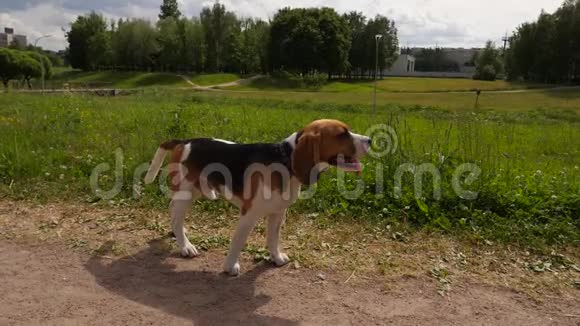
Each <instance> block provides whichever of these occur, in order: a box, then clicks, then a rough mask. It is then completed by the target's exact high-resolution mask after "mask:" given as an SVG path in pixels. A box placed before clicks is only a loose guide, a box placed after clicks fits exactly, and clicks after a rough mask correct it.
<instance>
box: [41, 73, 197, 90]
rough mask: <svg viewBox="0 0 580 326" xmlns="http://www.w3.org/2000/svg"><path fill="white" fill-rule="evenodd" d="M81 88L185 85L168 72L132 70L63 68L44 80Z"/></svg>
mask: <svg viewBox="0 0 580 326" xmlns="http://www.w3.org/2000/svg"><path fill="white" fill-rule="evenodd" d="M67 83H68V84H69V85H70V87H73V88H76V87H82V88H107V87H111V88H135V87H151V86H156V87H187V86H188V84H187V83H186V82H185V81H184V80H183V79H182V78H181V77H179V76H177V75H175V74H170V73H158V72H133V71H98V72H93V71H79V70H64V71H61V72H59V73H57V74H56V75H55V76H54V77H53V78H52V79H50V80H48V81H46V87H47V88H60V87H62V86H63V85H64V84H67Z"/></svg>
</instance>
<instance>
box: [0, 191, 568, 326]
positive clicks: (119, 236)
mask: <svg viewBox="0 0 580 326" xmlns="http://www.w3.org/2000/svg"><path fill="white" fill-rule="evenodd" d="M147 212H150V215H146V214H148V213H147ZM158 214H159V213H157V212H155V211H149V210H146V211H139V210H134V209H131V208H98V207H93V206H91V205H87V204H72V203H71V204H66V203H50V204H45V205H38V204H32V203H26V202H13V201H6V200H0V267H1V268H0V325H145V324H146V325H161V324H165V325H192V324H193V325H387V324H393V325H579V323H580V300H579V296H578V291H577V290H573V289H572V290H569V291H572V292H568V293H564V294H558V292H557V291H553V292H552V291H543V292H541V295H540V296H539V297H535V298H531V297H530V296H528V295H526V294H524V293H522V292H518V291H515V290H512V289H511V288H508V287H503V286H497V285H495V286H494V285H486V284H484V283H483V282H482V280H483V279H484V277H483V274H481V275H478V274H472V273H469V274H464V276H460V275H461V274H457V275H456V277H455V278H454V279H453V284H452V289H451V291H449V292H448V293H446V294H445V296H441V295H440V294H438V292H439V290H440V287H441V283H439V282H438V281H437V280H436V279H434V278H433V277H431V276H429V274H428V273H419V274H416V275H415V276H411V275H409V274H407V273H409V272H410V270H408V268H405V271H406V272H405V273H400V274H394V275H395V276H393V277H390V278H384V277H381V276H380V275H376V274H375V276H373V274H366V275H367V276H359V275H356V276H355V277H352V276H353V275H354V272H353V274H351V275H350V276H349V274H350V273H349V272H347V273H345V271H344V270H338V269H328V268H327V269H324V268H322V269H320V268H316V269H308V268H304V267H299V268H298V267H297V266H296V265H294V264H290V265H288V266H286V267H283V268H273V267H272V266H270V265H269V264H267V263H258V264H255V263H254V262H253V261H252V260H251V256H248V255H245V256H244V258H243V259H244V261H243V262H242V264H243V266H244V268H243V273H242V275H241V276H240V277H237V278H231V277H228V276H225V275H223V274H221V273H220V267H221V265H222V263H223V258H224V256H223V253H224V250H223V249H224V248H216V249H209V250H207V251H203V252H202V254H201V256H199V257H197V258H195V259H182V258H179V257H176V256H175V255H174V254H171V252H174V250H172V249H171V246H169V248H168V243H172V241H171V239H168V238H166V237H163V236H161V237H160V236H159V234H160V232H158V231H153V229H157V228H159V225H158V224H157V222H155V224H150V222H153V221H157V220H156V219H155V216H158ZM161 218H163V217H162V216H161ZM141 220H142V221H143V222H144V223H149V224H146V225H147V227H145V228H143V227H140V226H139V224H138V222H137V221H141ZM210 221H211V220H209V219H208V220H204V224H210ZM227 228H229V226H227ZM288 229H289V230H286V232H287V233H288V232H292V229H293V226H292V224H291V225H289V226H288ZM197 230H198V232H202V229H201V228H199V229H197ZM219 230H220V229H208V230H207V231H206V232H207V234H205V233H200V234H203V237H208V239H209V238H210V237H211V234H216V232H218V231H219ZM300 230H306V228H305V226H304V225H302V226H300ZM163 232H165V231H162V232H161V234H163ZM309 232H314V231H309ZM303 236H304V235H303ZM123 243H132V244H133V245H134V246H133V247H130V246H127V247H124V248H125V249H123V247H120V246H122V244H123ZM405 246H407V244H405ZM397 248H399V249H398V250H402V248H403V247H397ZM413 248H416V247H413ZM308 250H312V249H308ZM364 250H368V247H367V248H366V249H364ZM413 250H415V249H413ZM123 252H129V254H127V253H123ZM115 253H116V254H117V256H115ZM323 254H324V253H323ZM415 255H416V256H418V257H421V255H418V253H416V254H415ZM411 258H412V257H410V256H409V257H408V258H406V259H411ZM333 259H336V258H333ZM321 273H322V274H321ZM488 273H489V272H488ZM561 274H562V273H559V274H558V275H561ZM508 275H509V274H504V276H503V277H506V276H508ZM545 277H551V278H553V277H554V276H550V275H545ZM542 280H548V278H544V279H543V278H541V277H540V276H538V279H537V281H536V282H537V284H538V285H539V284H541V282H543V281H542ZM505 282H506V284H507V283H508V282H507V279H506V280H505Z"/></svg>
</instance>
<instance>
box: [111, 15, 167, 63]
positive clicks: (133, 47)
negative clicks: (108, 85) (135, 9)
mask: <svg viewBox="0 0 580 326" xmlns="http://www.w3.org/2000/svg"><path fill="white" fill-rule="evenodd" d="M112 39H113V40H112V44H113V54H114V55H113V57H114V62H115V65H116V66H117V67H119V68H121V69H132V70H136V69H145V70H150V69H153V68H154V66H155V64H156V62H155V58H156V56H157V54H158V52H159V44H158V42H157V31H156V29H155V28H154V27H153V26H152V25H151V23H150V22H149V21H146V20H144V19H132V20H126V21H124V22H123V21H119V23H118V24H117V29H116V31H115V33H113V36H112Z"/></svg>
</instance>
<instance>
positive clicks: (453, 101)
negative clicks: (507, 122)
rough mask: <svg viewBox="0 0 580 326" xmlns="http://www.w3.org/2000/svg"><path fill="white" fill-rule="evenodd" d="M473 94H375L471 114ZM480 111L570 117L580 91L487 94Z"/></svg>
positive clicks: (331, 98)
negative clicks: (539, 111)
mask: <svg viewBox="0 0 580 326" xmlns="http://www.w3.org/2000/svg"><path fill="white" fill-rule="evenodd" d="M205 96H208V97H215V96H218V97H219V96H228V97H235V98H240V99H243V98H251V99H274V100H275V99H285V100H287V101H293V102H312V103H336V104H342V105H357V106H361V105H363V106H367V105H371V104H372V98H373V93H372V91H371V90H369V91H368V92H340V93H338V92H305V91H300V92H290V91H238V90H222V91H220V92H212V93H211V94H210V93H208V94H205ZM475 99H476V95H475V94H474V93H444V92H440V93H389V92H381V93H377V103H379V104H383V105H384V104H392V105H403V106H423V107H435V108H441V109H446V110H454V111H466V110H467V111H470V110H473V109H474V107H475ZM478 109H479V110H497V111H530V110H547V111H548V112H557V113H561V111H562V110H566V111H567V112H568V113H567V114H570V115H571V116H572V117H575V118H576V119H577V118H578V116H577V113H580V89H574V90H531V91H527V92H525V93H486V92H482V94H481V96H480V98H479V105H478Z"/></svg>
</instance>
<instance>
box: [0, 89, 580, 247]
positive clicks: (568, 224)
mask: <svg viewBox="0 0 580 326" xmlns="http://www.w3.org/2000/svg"><path fill="white" fill-rule="evenodd" d="M212 93H218V95H217V96H216V95H208V94H206V93H190V92H185V91H183V92H177V91H163V90H158V91H151V92H145V93H144V94H142V95H139V96H137V95H130V96H121V97H113V98H103V97H91V96H76V95H66V96H64V95H63V96H55V95H50V96H41V95H24V94H4V95H2V96H0V139H2V142H0V195H2V196H9V197H11V198H26V199H30V198H32V199H34V198H36V199H39V200H49V199H58V198H66V199H83V200H87V201H91V202H92V201H95V200H96V199H97V198H96V196H95V193H94V192H93V191H92V190H91V188H90V186H89V177H90V175H91V173H92V172H93V171H94V169H95V167H96V166H97V165H99V164H101V163H107V164H109V165H110V166H115V154H114V153H115V150H116V149H120V150H121V151H122V153H123V158H124V159H123V162H122V166H123V175H122V176H120V177H121V180H122V181H123V183H122V187H121V189H120V193H119V194H118V195H116V196H115V197H114V198H113V199H112V200H113V202H115V203H119V202H123V203H125V204H127V205H137V206H151V205H153V206H159V207H162V206H165V205H166V204H167V198H165V197H164V196H163V195H162V193H161V192H160V190H159V189H158V187H156V186H148V187H146V188H144V189H143V190H142V196H140V197H136V198H134V197H133V191H134V189H135V188H134V187H133V185H132V182H133V178H134V175H133V172H134V171H135V169H136V168H137V167H139V166H140V165H142V164H143V163H147V162H149V161H150V160H151V158H152V155H153V154H154V153H155V150H156V147H157V145H158V144H159V143H160V142H162V141H164V140H166V139H170V138H191V137H218V138H223V139H230V140H233V141H237V142H274V141H280V140H281V139H284V138H285V137H287V136H288V135H289V134H291V133H292V132H294V131H296V130H299V129H300V128H301V127H302V126H304V125H305V124H307V123H308V122H310V121H312V120H314V119H317V118H336V119H340V120H343V121H346V122H347V123H349V124H350V125H351V126H352V128H353V129H354V130H356V131H358V132H361V133H365V132H367V131H368V130H369V128H371V127H372V126H375V125H376V124H385V125H389V126H391V127H392V128H393V129H394V130H395V131H396V134H397V138H398V147H397V150H396V151H395V152H394V153H393V154H391V155H388V156H384V157H382V158H378V159H376V158H372V157H368V158H366V159H365V161H364V163H365V170H364V173H363V175H362V180H363V181H364V182H365V184H366V187H365V188H364V189H363V192H362V195H361V196H360V197H358V198H357V199H347V198H344V197H342V196H341V195H340V193H339V191H338V190H337V187H338V184H337V183H338V179H337V174H336V171H334V170H331V171H329V172H327V173H326V174H324V176H323V177H322V179H321V180H320V182H319V183H318V186H317V193H316V195H315V196H314V197H313V198H312V199H308V200H300V201H299V202H298V203H297V204H296V205H295V206H293V207H292V210H293V211H294V212H296V213H305V214H310V213H319V214H323V215H327V216H331V217H332V218H333V219H339V220H340V219H341V218H342V217H348V218H349V219H352V218H355V219H356V220H358V221H360V222H361V223H376V224H377V227H387V225H390V226H392V227H394V228H399V229H405V230H413V229H427V230H432V231H433V232H445V233H450V234H456V235H458V236H461V237H466V238H468V239H471V240H473V241H476V242H484V241H487V240H490V241H500V242H506V243H514V244H517V245H520V246H523V247H526V248H533V249H538V250H548V248H551V247H552V246H558V245H573V246H577V245H578V244H580V242H579V241H580V232H579V228H580V219H579V216H580V179H579V177H580V171H579V166H578V165H580V163H579V162H580V128H579V127H580V122H579V121H578V119H577V118H576V117H577V114H576V113H574V112H568V113H566V112H564V113H562V112H561V111H553V110H549V109H548V108H545V109H541V110H528V111H520V112H511V111H505V112H497V111H489V110H479V111H473V110H469V109H468V108H464V109H463V110H460V111H449V110H443V109H437V108H432V107H431V108H427V107H418V106H401V105H385V104H381V105H379V110H378V113H377V115H372V114H370V113H369V112H370V111H371V110H370V106H369V105H368V104H366V105H352V104H341V103H338V102H336V101H333V100H335V98H330V99H327V98H323V99H317V100H316V101H314V100H313V101H303V100H297V99H295V100H288V101H282V100H279V99H278V100H274V99H264V98H239V97H236V96H224V94H226V95H227V94H231V93H227V92H212ZM335 95H336V94H335ZM288 97H289V95H288V94H286V95H285V96H284V97H279V98H285V99H286V98H288ZM324 99H326V102H324V101H323V100H324ZM520 100H521V99H520ZM380 103H384V102H380ZM538 106H539V104H538ZM406 163H412V164H415V165H417V166H418V165H421V164H425V163H427V164H432V166H433V167H435V168H436V169H438V171H440V174H441V199H440V200H437V199H435V198H434V197H433V195H431V193H432V187H431V186H429V184H430V182H429V181H430V180H432V178H431V177H426V178H425V180H424V181H425V182H424V184H425V185H424V189H423V197H422V198H420V199H416V198H415V197H414V192H413V187H412V185H413V179H412V176H411V174H410V173H407V174H405V176H404V178H403V181H404V182H403V187H402V190H401V196H400V198H396V197H395V196H394V193H393V191H394V189H395V188H394V187H395V183H394V176H395V174H396V170H397V168H398V167H399V166H401V164H406ZM462 163H473V164H475V165H477V166H478V167H479V168H480V169H481V175H480V176H479V178H477V180H476V181H474V182H473V183H472V184H470V185H467V184H464V183H462V185H463V187H465V188H468V189H469V190H472V191H476V192H478V198H477V199H476V200H466V199H461V198H459V197H458V196H457V195H456V193H455V192H454V190H453V186H452V183H451V180H452V177H453V174H454V172H455V171H456V168H457V166H459V165H460V164H462ZM380 174H382V175H383V178H382V179H381V178H379V179H377V175H380ZM138 179H140V178H138ZM114 180H115V176H114V174H113V173H112V171H111V170H108V171H105V172H104V174H103V175H102V177H101V178H100V179H99V181H100V185H101V186H102V187H103V188H105V189H109V188H108V187H111V185H112V184H113V183H114ZM357 180H358V179H357V178H356V177H355V176H353V175H348V176H347V179H346V187H347V188H349V189H351V188H352V187H355V185H356V184H357V182H358V181H357ZM376 180H383V181H382V185H381V183H380V182H378V181H376ZM461 180H463V178H461ZM377 187H379V189H383V190H384V192H383V194H382V195H381V196H377V195H376V190H375V189H376V188H377ZM200 207H201V208H205V209H208V210H211V211H212V212H225V211H228V212H229V210H227V208H226V207H227V206H226V205H225V204H224V203H223V202H221V201H218V202H204V203H203V204H201V206H200Z"/></svg>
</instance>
